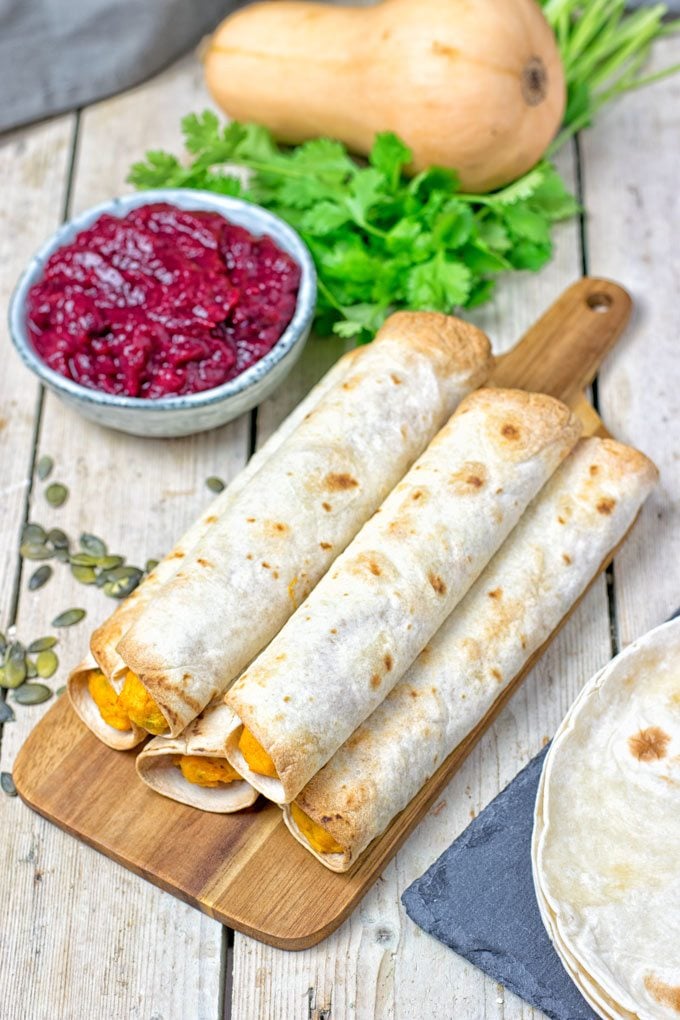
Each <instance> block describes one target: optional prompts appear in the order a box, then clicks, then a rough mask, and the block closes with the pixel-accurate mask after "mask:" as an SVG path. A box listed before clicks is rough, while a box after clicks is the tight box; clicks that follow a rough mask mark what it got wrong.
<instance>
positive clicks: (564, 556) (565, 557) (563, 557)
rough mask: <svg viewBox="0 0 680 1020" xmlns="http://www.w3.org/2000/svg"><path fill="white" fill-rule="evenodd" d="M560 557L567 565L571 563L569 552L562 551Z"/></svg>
mask: <svg viewBox="0 0 680 1020" xmlns="http://www.w3.org/2000/svg"><path fill="white" fill-rule="evenodd" d="M562 559H563V560H564V562H565V563H566V564H567V566H569V564H570V563H571V556H570V555H569V553H562Z"/></svg>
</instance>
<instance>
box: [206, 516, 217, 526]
mask: <svg viewBox="0 0 680 1020" xmlns="http://www.w3.org/2000/svg"><path fill="white" fill-rule="evenodd" d="M216 520H217V518H216V517H215V514H210V515H209V516H208V517H206V519H205V523H206V524H214V523H215V522H216Z"/></svg>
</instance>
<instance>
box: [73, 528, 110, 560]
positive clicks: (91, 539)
mask: <svg viewBox="0 0 680 1020" xmlns="http://www.w3.org/2000/svg"><path fill="white" fill-rule="evenodd" d="M80 548H81V549H82V550H83V551H84V552H86V553H89V554H90V556H95V557H96V558H97V559H98V560H100V559H101V558H102V557H103V556H106V554H107V553H108V549H107V548H106V542H104V541H102V539H101V538H97V536H96V535H90V534H89V533H88V532H86V531H84V532H83V534H82V535H81V536H80Z"/></svg>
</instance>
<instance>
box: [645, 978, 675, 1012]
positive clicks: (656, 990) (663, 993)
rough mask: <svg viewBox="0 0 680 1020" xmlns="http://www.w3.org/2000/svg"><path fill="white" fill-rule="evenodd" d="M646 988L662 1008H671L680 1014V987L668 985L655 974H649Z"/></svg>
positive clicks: (646, 979)
mask: <svg viewBox="0 0 680 1020" xmlns="http://www.w3.org/2000/svg"><path fill="white" fill-rule="evenodd" d="M645 988H646V989H647V991H648V992H649V994H650V995H651V996H652V997H653V998H655V999H656V1001H657V1002H660V1003H661V1005H662V1006H670V1007H671V1009H674V1010H676V1011H677V1012H678V1013H680V987H679V986H677V985H667V984H666V982H665V981H661V979H660V978H658V977H656V976H655V975H654V974H647V976H646V977H645Z"/></svg>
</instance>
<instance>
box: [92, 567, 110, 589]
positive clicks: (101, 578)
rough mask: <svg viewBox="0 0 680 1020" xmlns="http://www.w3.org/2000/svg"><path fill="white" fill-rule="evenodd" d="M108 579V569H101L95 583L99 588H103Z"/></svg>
mask: <svg viewBox="0 0 680 1020" xmlns="http://www.w3.org/2000/svg"><path fill="white" fill-rule="evenodd" d="M108 580H109V575H108V573H107V572H106V570H100V571H99V573H98V574H97V578H96V580H95V582H94V583H95V584H96V585H97V587H98V588H103V587H104V585H105V584H106V583H107V581H108Z"/></svg>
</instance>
